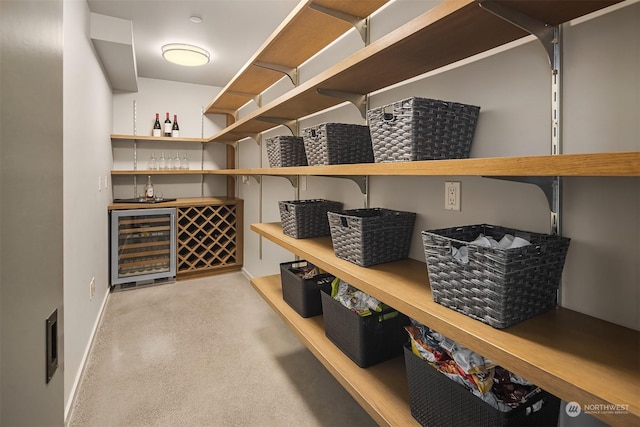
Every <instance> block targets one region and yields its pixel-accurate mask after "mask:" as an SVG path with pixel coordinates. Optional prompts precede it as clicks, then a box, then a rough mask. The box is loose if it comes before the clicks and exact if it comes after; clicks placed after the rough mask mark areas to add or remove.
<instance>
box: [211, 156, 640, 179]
mask: <svg viewBox="0 0 640 427" xmlns="http://www.w3.org/2000/svg"><path fill="white" fill-rule="evenodd" d="M205 173H207V174H216V175H218V174H219V175H336V176H339V175H371V176H378V175H382V176H407V175H409V176H450V175H460V176H640V152H639V151H632V152H617V153H588V154H562V155H559V156H524V157H493V158H475V159H460V160H427V161H419V162H398V163H360V164H353V165H329V166H297V167H285V168H253V169H222V170H215V171H206V172H205Z"/></svg>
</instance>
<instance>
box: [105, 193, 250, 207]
mask: <svg viewBox="0 0 640 427" xmlns="http://www.w3.org/2000/svg"><path fill="white" fill-rule="evenodd" d="M231 204H242V199H238V198H235V197H226V196H219V197H183V198H180V199H176V200H173V201H170V202H162V203H112V204H110V205H109V206H108V207H107V209H108V210H110V211H112V210H118V209H153V208H173V207H188V206H206V205H231Z"/></svg>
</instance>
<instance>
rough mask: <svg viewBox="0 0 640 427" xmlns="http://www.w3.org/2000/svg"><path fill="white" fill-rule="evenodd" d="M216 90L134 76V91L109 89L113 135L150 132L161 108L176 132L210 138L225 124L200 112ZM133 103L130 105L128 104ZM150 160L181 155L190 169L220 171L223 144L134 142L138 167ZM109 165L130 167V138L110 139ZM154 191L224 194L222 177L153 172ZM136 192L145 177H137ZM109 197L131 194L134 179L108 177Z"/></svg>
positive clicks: (167, 194)
mask: <svg viewBox="0 0 640 427" xmlns="http://www.w3.org/2000/svg"><path fill="white" fill-rule="evenodd" d="M220 90H221V88H218V87H214V86H204V85H195V84H187V83H179V82H173V81H166V80H157V79H147V78H139V79H138V92H135V93H124V92H121V93H114V95H113V130H112V133H114V134H124V135H147V136H148V135H151V130H152V127H153V122H154V121H155V115H156V113H159V114H160V118H161V122H162V121H164V117H165V114H166V112H169V114H170V117H171V120H173V115H174V114H177V115H178V123H179V125H180V135H181V136H182V137H189V138H202V137H203V136H204V137H210V136H212V135H214V134H215V133H217V132H218V131H219V130H220V129H222V128H223V127H224V126H225V119H224V117H222V116H203V115H202V111H203V110H204V109H205V108H206V107H207V106H208V105H209V103H211V101H212V100H213V98H214V97H215V95H216V94H217V93H218V92H219V91H220ZM134 103H135V104H134ZM152 153H153V154H154V155H155V157H156V159H158V158H160V156H161V154H162V153H164V154H165V156H169V155H170V156H171V157H175V156H176V154H177V153H179V155H180V156H181V157H182V156H183V155H185V154H186V155H187V157H188V159H189V167H190V169H202V167H203V165H204V169H225V168H226V163H225V159H226V157H225V156H226V155H225V146H224V145H222V144H216V143H213V144H204V145H203V144H201V143H198V142H171V143H162V144H158V143H155V142H138V143H137V166H138V169H147V165H148V162H149V158H150V157H151V154H152ZM113 159H114V162H113V169H116V170H132V169H133V167H134V157H133V142H132V141H116V142H114V143H113ZM152 179H153V183H154V186H155V187H156V191H160V192H162V195H163V196H164V197H199V196H201V195H204V196H220V195H225V194H226V178H225V177H222V176H207V177H205V178H204V185H202V182H201V180H202V176H200V175H183V176H174V175H169V176H161V175H160V176H154V177H153V178H152ZM136 182H137V187H138V194H141V192H142V188H143V186H144V184H145V183H146V178H145V177H138V178H137V180H136ZM113 185H114V187H113V191H114V194H113V196H114V197H115V198H130V197H134V192H135V187H134V177H133V176H114V180H113Z"/></svg>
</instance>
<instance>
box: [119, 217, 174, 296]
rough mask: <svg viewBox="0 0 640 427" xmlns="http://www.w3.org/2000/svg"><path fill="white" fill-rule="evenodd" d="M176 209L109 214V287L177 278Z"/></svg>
mask: <svg viewBox="0 0 640 427" xmlns="http://www.w3.org/2000/svg"><path fill="white" fill-rule="evenodd" d="M175 216H176V210H175V208H160V209H131V210H115V211H112V212H111V284H112V285H118V284H122V283H134V282H143V281H153V280H156V279H166V278H171V277H175V275H176V249H175V248H176V246H175V245H176V233H175Z"/></svg>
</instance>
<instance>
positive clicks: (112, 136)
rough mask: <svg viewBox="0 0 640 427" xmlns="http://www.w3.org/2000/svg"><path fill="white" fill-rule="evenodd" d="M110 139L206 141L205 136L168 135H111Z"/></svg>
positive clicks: (132, 140)
mask: <svg viewBox="0 0 640 427" xmlns="http://www.w3.org/2000/svg"><path fill="white" fill-rule="evenodd" d="M111 140H112V141H131V142H134V141H152V142H199V143H204V142H207V141H208V139H207V138H181V137H180V138H174V137H170V136H143V135H116V134H112V135H111Z"/></svg>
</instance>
